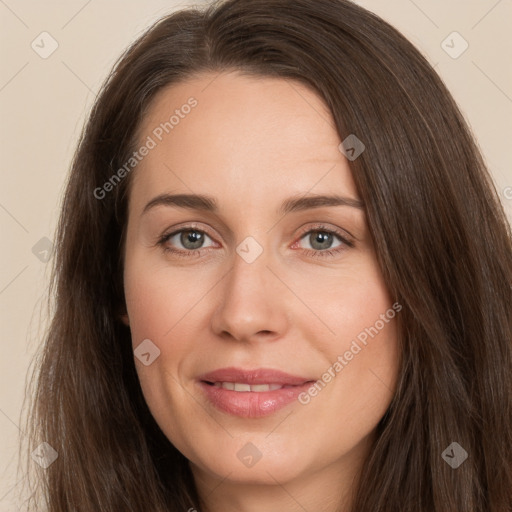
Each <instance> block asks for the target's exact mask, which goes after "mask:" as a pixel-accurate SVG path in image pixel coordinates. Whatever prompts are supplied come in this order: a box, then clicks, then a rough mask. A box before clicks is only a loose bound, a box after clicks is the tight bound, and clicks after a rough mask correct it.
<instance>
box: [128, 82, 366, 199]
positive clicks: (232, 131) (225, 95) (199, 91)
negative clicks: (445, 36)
mask: <svg viewBox="0 0 512 512" xmlns="http://www.w3.org/2000/svg"><path fill="white" fill-rule="evenodd" d="M191 105H193V106H191ZM148 138H149V139H151V140H152V141H153V142H154V147H153V148H152V149H151V150H150V151H149V152H148V154H147V155H146V156H145V157H144V158H143V159H142V160H141V161H140V163H139V164H138V165H137V168H136V172H135V175H134V182H133V187H134V190H133V192H134V193H135V192H136V191H137V195H141V196H144V197H145V198H147V197H149V196H151V195H156V194H158V193H162V192H163V191H165V192H169V191H173V190H177V189H179V190H180V191H184V190H186V189H188V190H186V191H187V192H191V191H193V192H196V193H209V194H212V193H213V194H215V192H218V193H219V194H222V192H223V191H224V192H234V193H236V195H237V196H238V197H248V198H249V197H250V198H251V199H254V200H256V201H264V200H266V199H269V198H270V197H275V196H276V192H278V191H282V192H283V194H282V195H286V196H288V195H290V194H294V193H295V194H297V193H305V192H307V191H312V192H314V193H324V192H327V191H329V192H343V193H344V194H345V195H347V194H348V195H350V196H352V197H357V193H356V190H355V185H354V182H353V180H352V176H351V171H350V168H349V167H348V164H347V161H346V159H345V157H344V156H343V155H342V154H341V152H340V151H339V149H338V146H339V144H340V142H341V141H340V139H339V136H338V133H337V131H336V129H335V125H334V120H333V118H332V115H331V113H330V111H329V109H328V108H327V106H326V105H325V103H324V102H323V100H322V99H321V98H320V97H319V96H318V95H317V94H316V93H314V92H313V91H312V90H311V89H309V88H308V87H306V86H305V85H302V84H300V83H298V82H295V81H290V80H287V79H281V78H274V77H272V78H269V77H260V76H257V77H253V76H244V75H241V74H239V73H237V72H223V73H220V74H219V73H205V74H202V75H198V76H195V77H193V78H191V79H188V80H187V81H185V82H181V83H179V84H176V85H172V86H169V87H167V88H165V89H163V90H162V91H160V92H159V93H158V95H157V96H156V97H155V99H154V100H153V102H152V104H151V106H150V108H149V110H148V112H147V114H146V116H145V118H144V120H143V122H142V124H141V126H140V129H139V144H138V145H137V147H139V146H141V145H143V144H144V143H145V141H148V140H149V139H148ZM152 145H153V144H152ZM313 188H314V189H315V190H312V189H313ZM333 188H334V189H336V190H333Z"/></svg>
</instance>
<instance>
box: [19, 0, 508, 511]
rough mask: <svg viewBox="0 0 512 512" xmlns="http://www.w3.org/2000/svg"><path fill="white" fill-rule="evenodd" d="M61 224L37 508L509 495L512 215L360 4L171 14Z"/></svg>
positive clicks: (134, 68) (150, 40) (262, 4)
mask: <svg viewBox="0 0 512 512" xmlns="http://www.w3.org/2000/svg"><path fill="white" fill-rule="evenodd" d="M56 247H57V258H56V266H55V273H54V287H55V288H54V289H55V292H56V295H55V297H56V299H55V300H56V302H55V310H54V315H53V321H52V325H51V328H50V330H49V333H48V336H47V339H46V344H45V347H44V351H43V353H42V358H41V361H40V362H39V375H38V378H37V382H36V386H37V388H36V396H35V401H34V406H33V411H32V415H31V420H30V421H31V423H30V425H29V426H28V427H29V428H30V432H31V433H32V436H31V437H32V445H31V449H30V452H31V453H32V455H31V456H32V458H34V457H35V458H37V457H39V458H40V459H43V463H42V464H39V465H40V466H41V467H43V468H44V469H42V470H41V475H39V476H38V477H37V478H39V479H40V481H41V482H43V483H44V484H45V486H46V488H45V490H44V496H46V502H47V503H46V505H47V508H48V510H49V511H50V512H57V511H69V510H77V511H78V510H80V511H81V510H84V511H85V510H87V511H90V510H102V511H109V510H111V511H119V510H131V511H138V510H140V511H142V510H144V511H147V510H152V511H153V510H154V511H169V510H173V511H174V510H176V511H178V510H179V511H185V510H189V511H192V510H197V511H199V510H201V511H209V512H217V511H220V510H222V511H230V510H247V511H249V510H265V511H266V512H268V511H273V510H280V511H283V510H289V511H292V510H293V511H295V510H321V511H325V512H330V511H357V512H370V511H371V512H384V511H386V512H387V511H393V512H396V511H409V510H414V511H433V510H435V511H436V512H448V511H450V512H451V511H455V510H456V511H458V512H484V511H485V512H501V511H505V510H512V509H511V500H510V496H512V434H511V430H510V424H511V419H512V377H511V375H512V372H511V370H512V320H511V315H510V305H511V304H512V288H511V284H512V245H511V234H510V228H509V226H508V224H507V222H506V219H505V216H504V213H503V210H502V208H501V206H500V204H499V200H498V198H497V194H496V193H495V190H494V188H493V184H492V181H491V179H490V177H489V174H488V172H487V170H486V168H485V166H484V163H483V161H482V158H481V156H480V154H479V152H478V150H477V148H476V146H475V143H474V142H473V140H472V138H471V136H470V133H469V130H468V128H467V126H466V124H465V122H464V120H463V118H462V115H461V114H460V112H459V110H458V108H457V106H456V105H455V103H454V101H453V99H452V98H451V96H450V95H449V93H448V91H447V90H446V88H445V86H444V85H443V84H442V82H441V80H440V79H439V77H438V76H437V75H436V73H435V72H434V71H433V70H432V68H431V67H430V66H429V64H428V63H427V62H426V61H425V59H424V58H423V57H422V56H421V55H420V54H419V52H418V51H417V50H416V49H414V48H413V46H412V45H411V44H410V43H409V42H408V41H407V40H406V39H405V38H404V37H403V36H402V35H400V34H399V33H398V32H397V31H396V30H395V29H393V28H392V27H390V26H389V25H388V24H386V23H385V22H383V21H382V20H381V19H379V18H378V17H376V16H375V15H373V14H371V13H369V12H367V11H365V10H364V9H362V8H360V7H358V6H356V5H354V4H352V3H350V2H348V1H346V0H335V1H334V0H294V1H293V2H292V1H291V0H256V1H252V2H247V1H242V0H228V1H225V2H220V3H218V4H216V5H213V6H211V7H210V8H208V9H207V10H206V11H205V12H199V11H196V10H186V11H182V12H178V13H175V14H172V15H170V16H168V17H166V18H164V19H162V20H160V21H159V22H158V23H157V24H155V26H153V27H152V28H151V29H150V30H148V32H147V33H146V34H145V35H143V36H142V37H141V38H140V39H139V40H138V41H137V42H136V43H135V44H134V45H133V46H132V47H131V48H130V49H129V50H128V51H127V52H126V53H125V54H124V55H123V57H122V58H121V59H120V61H119V62H118V63H117V65H116V66H115V69H114V71H113V72H112V74H111V76H110V77H109V79H108V80H107V82H106V83H105V85H104V87H103V89H102V91H101V93H100V95H99V97H98V99H97V101H96V104H95V106H94V108H93V110H92V113H91V115H90V118H89V121H88V123H87V126H86V128H85V130H84V133H83V135H82V138H81V141H80V144H79V147H78V149H77V152H76V155H75V158H74V162H73V166H72V169H71V174H70V179H69V183H68V186H67V190H66V193H65V198H64V204H63V208H62V214H61V220H60V224H59V230H58V237H57V241H56ZM36 440H37V441H36ZM43 442H44V443H47V444H44V445H40V443H43ZM38 445H39V448H38V450H39V452H37V451H36V453H35V455H34V454H33V452H32V450H34V447H36V446H38ZM34 460H35V459H34ZM36 496H37V494H34V500H35V501H36V504H37V505H38V508H40V506H41V504H42V502H43V498H42V497H36Z"/></svg>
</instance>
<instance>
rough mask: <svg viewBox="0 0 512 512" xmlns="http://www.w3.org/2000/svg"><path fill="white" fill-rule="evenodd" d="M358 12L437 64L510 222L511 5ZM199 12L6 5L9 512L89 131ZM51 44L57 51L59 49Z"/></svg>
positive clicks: (0, 11)
mask: <svg viewBox="0 0 512 512" xmlns="http://www.w3.org/2000/svg"><path fill="white" fill-rule="evenodd" d="M195 3H196V4H198V5H201V2H200V1H199V2H195ZM203 3H204V2H203ZM357 3H359V4H361V5H362V6H364V7H366V8H368V9H370V10H372V11H374V12H376V13H377V14H379V15H381V16H382V17H383V18H384V19H386V20H387V21H389V22H390V23H391V24H392V25H394V26H395V27H397V28H398V29H400V30H401V31H402V32H403V33H404V34H405V35H406V36H407V37H408V38H409V39H410V40H411V41H412V42H413V43H415V44H416V46H417V47H418V48H419V49H420V50H421V51H422V52H423V53H424V54H425V55H426V57H427V58H428V59H429V61H430V62H431V63H432V65H435V69H436V70H437V71H438V73H439V74H440V75H441V77H442V78H443V79H444V81H445V83H446V84H447V86H448V88H449V89H450V90H451V91H452V93H453V95H454V97H455V99H456V100H457V102H458V103H459V105H460V106H461V108H462V110H463V112H464V114H465V115H466V118H467V120H468V121H469V123H470V125H471V126H472V128H473V131H474V133H475V136H476V138H477V140H478V143H479V145H480V147H481V149H482V152H483V154H484V156H485V158H486V160H487V162H488V165H489V167H490V169H491V171H492V173H493V176H494V177H495V181H496V186H497V189H498V191H499V193H500V196H501V198H502V201H503V204H504V206H505V208H506V211H507V214H508V216H509V218H510V219H512V170H511V165H510V164H511V149H510V146H511V141H512V116H511V114H512V70H511V67H510V65H507V62H509V61H510V55H511V54H512V48H511V47H512V40H511V38H510V37H509V31H510V27H509V25H510V23H509V22H507V20H510V19H512V2H511V0H472V1H469V0H414V1H413V0H392V1H384V0H380V1H379V0H358V2H357ZM191 4H193V2H178V1H172V0H166V1H164V0H146V1H142V0H108V1H107V0H89V1H87V0H67V1H63V0H61V1H57V0H45V1H44V2H37V3H36V2H32V1H28V0H0V23H1V36H0V37H1V46H0V47H1V50H0V51H1V59H2V66H1V67H0V111H1V119H2V123H1V131H0V140H1V172H2V174H1V178H0V183H1V188H0V230H1V231H0V232H1V239H2V251H1V258H2V259H1V264H0V308H1V316H0V322H1V323H0V326H1V331H0V332H1V333H2V339H1V346H0V347H1V357H0V385H1V386H0V434H1V435H0V512H3V511H9V512H13V511H15V510H18V506H17V504H16V500H15V496H16V491H17V489H19V486H20V484H21V483H22V480H23V474H17V450H18V448H17V447H18V441H19V437H23V436H24V433H23V432H22V431H21V430H20V428H19V425H20V414H21V408H22V400H23V396H24V387H25V377H26V373H27V369H28V367H29V362H30V359H31V357H32V355H33V354H34V352H35V350H36V349H37V348H38V347H39V345H40V329H41V328H40V308H41V307H42V305H44V302H43V301H44V297H45V292H46V287H47V277H48V270H49V267H48V266H47V265H46V264H45V262H44V261H42V260H44V259H45V253H44V250H45V247H46V246H45V244H48V243H49V242H48V241H45V240H43V241H40V240H41V239H43V238H44V237H47V238H48V239H49V240H50V241H51V240H52V239H53V232H54V228H55V225H56V220H57V215H58V205H59V201H60V199H61V193H62V188H63V184H64V179H65V176H66V173H67V169H68V166H69V162H70V159H71V156H72V153H73V150H74V146H75V142H76V140H77V137H78V135H79V132H80V129H81V126H82V124H83V122H84V119H85V117H86V114H87V111H88V109H89V108H90V107H91V105H92V102H93V100H94V95H95V93H96V91H97V90H98V88H99V86H100V84H101V82H102V81H103V79H104V78H105V77H106V75H107V72H108V71H109V69H110V67H111V66H112V64H113V63H114V61H115V59H116V58H117V57H118V55H119V54H120V53H121V51H122V50H123V49H124V48H125V47H126V46H127V45H128V43H130V42H131V41H133V40H134V39H135V38H136V37H137V36H138V35H140V34H141V32H142V31H143V30H144V29H145V28H146V27H147V26H148V25H149V24H150V23H151V22H153V21H155V20H156V19H157V18H159V17H160V16H162V15H164V14H166V13H168V12H170V11H171V10H174V9H176V8H178V7H180V6H185V5H191ZM43 31H46V32H48V33H49V34H50V35H51V37H53V38H54V39H55V40H56V41H57V43H58V48H57V50H56V51H55V52H54V53H53V54H52V55H50V56H49V57H48V58H46V59H43V58H41V57H40V55H39V54H38V53H36V51H34V50H33V49H32V47H31V44H32V41H34V40H35V43H34V44H39V45H40V46H42V43H41V42H40V40H41V38H40V37H38V36H39V34H41V32H43ZM453 31H457V32H458V33H459V34H460V35H461V36H462V38H464V40H466V41H467V43H468V44H469V47H468V49H467V50H466V51H465V52H464V53H463V54H462V55H460V56H459V57H458V58H456V59H454V58H452V57H451V56H449V55H448V54H447V53H446V52H445V51H444V50H443V48H442V46H441V43H442V41H443V40H445V39H446V38H447V36H448V35H449V34H451V33H452V32H453ZM42 37H47V38H48V36H42ZM457 38H458V36H455V39H453V36H452V38H449V39H448V40H447V41H448V44H449V45H451V46H453V47H454V48H452V49H451V50H450V51H452V52H454V51H457V50H458V49H461V48H462V47H461V46H460V45H461V44H463V41H462V40H461V39H457ZM452 40H453V41H454V42H453V43H452V42H451V41H452ZM45 41H46V42H45V48H46V49H48V48H50V39H45ZM38 42H39V43H38ZM40 51H42V49H41V50H40ZM36 244H37V245H36ZM34 246H36V249H35V252H36V253H37V254H34V253H33V247H34ZM43 319H44V317H43Z"/></svg>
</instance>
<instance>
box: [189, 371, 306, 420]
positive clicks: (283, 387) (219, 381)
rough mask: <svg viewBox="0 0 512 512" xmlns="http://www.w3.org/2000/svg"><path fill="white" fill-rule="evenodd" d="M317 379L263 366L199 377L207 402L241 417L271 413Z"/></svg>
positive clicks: (293, 399) (255, 416) (254, 416)
mask: <svg viewBox="0 0 512 512" xmlns="http://www.w3.org/2000/svg"><path fill="white" fill-rule="evenodd" d="M315 381H316V379H311V378H308V377H301V376H297V375H291V374H289V373H285V372H282V371H280V370H272V369H266V368H257V369H254V370H244V369H240V368H222V369H219V370H215V371H213V372H209V373H207V374H204V375H201V376H200V377H199V378H198V381H197V382H198V385H199V386H200V388H201V390H202V392H203V394H204V396H205V397H206V399H207V400H208V402H209V403H210V404H211V405H213V406H214V407H216V408H217V409H219V410H220V411H222V412H224V413H228V414H231V415H234V416H239V417H242V418H260V417H262V416H268V415H271V414H273V413H275V412H277V411H278V410H280V409H282V408H284V407H286V406H287V405H289V404H290V403H292V402H293V401H295V400H296V399H297V397H298V395H299V394H300V393H302V392H303V391H305V390H306V389H307V388H309V387H310V386H311V384H312V383H314V382H315Z"/></svg>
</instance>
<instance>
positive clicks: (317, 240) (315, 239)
mask: <svg viewBox="0 0 512 512" xmlns="http://www.w3.org/2000/svg"><path fill="white" fill-rule="evenodd" d="M311 237H312V242H310V243H311V247H313V249H320V250H322V249H328V248H329V247H330V246H331V244H332V234H331V233H325V232H321V231H318V232H317V233H316V234H312V235H311ZM326 242H327V244H326ZM322 244H324V245H323V246H322ZM325 244H326V245H325Z"/></svg>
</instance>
